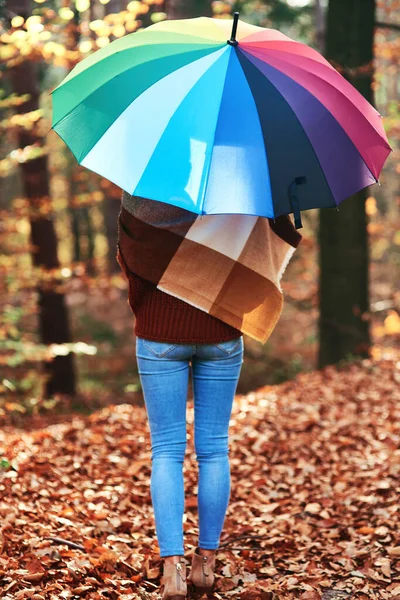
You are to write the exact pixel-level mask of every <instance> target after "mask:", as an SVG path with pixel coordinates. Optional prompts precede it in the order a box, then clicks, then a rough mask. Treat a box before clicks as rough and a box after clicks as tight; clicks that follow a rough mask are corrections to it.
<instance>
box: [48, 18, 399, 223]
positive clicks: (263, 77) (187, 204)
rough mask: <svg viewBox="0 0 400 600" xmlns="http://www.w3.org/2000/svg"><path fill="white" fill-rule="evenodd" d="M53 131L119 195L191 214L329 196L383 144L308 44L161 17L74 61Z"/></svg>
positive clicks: (375, 121) (348, 88)
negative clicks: (128, 195)
mask: <svg viewBox="0 0 400 600" xmlns="http://www.w3.org/2000/svg"><path fill="white" fill-rule="evenodd" d="M52 99H53V120H52V129H54V130H55V131H56V132H57V134H58V135H59V136H60V137H61V138H62V139H63V140H64V142H65V143H66V144H67V145H68V146H69V148H70V149H71V151H72V152H73V154H74V155H75V157H76V159H77V161H78V162H79V163H80V164H81V165H83V166H85V167H87V168H88V169H91V170H92V171H94V172H96V173H98V174H100V175H102V176H103V177H106V178H107V179H109V180H110V181H112V182H113V183H115V184H117V185H118V186H120V187H121V188H122V189H123V190H125V191H127V192H128V193H130V194H132V195H135V196H141V197H144V198H149V199H152V200H158V201H161V202H167V203H169V204H173V205H176V206H179V207H181V208H185V209H187V210H189V211H192V212H194V213H197V214H249V215H258V216H263V217H269V218H274V217H278V216H280V215H283V214H291V213H293V214H294V217H295V224H296V227H301V217H300V210H308V209H311V208H322V207H334V206H338V205H339V204H340V203H341V202H342V201H343V200H344V199H345V198H347V197H349V196H350V195H352V194H354V193H355V192H357V191H359V190H360V189H362V188H364V187H366V186H368V185H370V184H373V183H376V182H377V181H378V177H379V174H380V171H381V169H382V167H383V164H384V162H385V160H386V158H387V156H388V154H389V153H390V152H391V148H390V146H389V144H388V141H387V138H386V135H385V132H384V129H383V126H382V121H381V117H380V115H379V113H378V112H377V111H376V110H375V108H374V107H373V106H371V104H369V103H368V102H367V101H366V100H365V98H364V97H363V96H362V95H361V94H360V93H359V92H358V91H357V90H356V89H355V88H354V87H353V86H352V85H351V84H350V83H349V82H348V81H347V80H346V79H345V78H344V77H342V76H341V75H340V74H339V73H338V72H337V71H336V70H335V69H334V68H333V67H332V66H331V65H330V64H329V63H328V62H327V61H326V60H325V59H324V58H323V57H322V56H321V55H320V54H319V53H318V52H316V51H315V50H313V49H312V48H310V47H308V46H306V45H304V44H301V43H299V42H296V41H294V40H292V39H290V38H289V37H287V36H286V35H283V34H282V33H280V32H279V31H276V30H274V29H264V28H261V27H256V26H254V25H249V24H247V23H245V22H243V21H239V19H238V14H237V13H235V16H234V20H233V25H232V21H226V20H222V19H211V18H205V17H200V18H196V19H185V20H178V21H163V22H161V23H157V24H155V25H152V26H151V27H148V28H147V29H145V30H142V31H139V32H137V33H133V34H129V35H127V36H125V37H123V38H121V39H118V40H116V41H114V42H112V43H111V44H109V45H108V46H106V47H104V48H102V49H100V50H98V51H97V52H95V53H93V54H92V55H90V56H88V57H87V58H85V59H84V60H82V61H81V62H80V63H79V64H78V65H77V66H76V67H75V68H74V69H73V70H72V71H71V73H70V74H69V75H68V76H67V77H66V78H65V79H64V80H63V81H62V83H61V84H60V85H59V86H58V87H57V88H56V89H55V90H53V92H52Z"/></svg>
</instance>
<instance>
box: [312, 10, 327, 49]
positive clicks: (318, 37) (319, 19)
mask: <svg viewBox="0 0 400 600" xmlns="http://www.w3.org/2000/svg"><path fill="white" fill-rule="evenodd" d="M314 20H315V45H316V47H317V50H318V52H324V51H325V10H324V7H323V5H322V1H321V0H315V4H314Z"/></svg>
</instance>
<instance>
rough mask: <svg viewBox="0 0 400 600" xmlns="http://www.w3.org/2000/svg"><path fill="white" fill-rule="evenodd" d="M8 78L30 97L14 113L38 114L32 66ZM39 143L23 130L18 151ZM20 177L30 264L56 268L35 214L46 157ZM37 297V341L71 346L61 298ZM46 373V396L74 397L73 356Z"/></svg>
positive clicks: (51, 245) (53, 246) (46, 230)
mask: <svg viewBox="0 0 400 600" xmlns="http://www.w3.org/2000/svg"><path fill="white" fill-rule="evenodd" d="M8 8H9V10H10V11H13V12H15V13H17V14H20V15H22V16H24V17H25V18H27V17H28V16H29V14H30V11H29V3H28V2H24V5H23V6H21V2H16V3H15V6H14V3H13V2H11V1H9V3H8ZM10 78H11V81H12V85H13V90H14V92H15V93H17V94H18V95H22V94H29V95H30V99H29V100H28V101H27V102H25V103H24V104H22V105H21V106H19V107H18V108H17V111H18V112H20V113H26V112H29V111H33V110H37V109H38V108H39V90H38V87H37V81H36V70H35V65H34V64H33V63H32V62H30V61H24V62H23V63H21V65H19V66H17V67H14V68H13V69H11V70H10ZM42 142H43V140H42V139H41V138H38V137H37V136H36V135H35V133H34V132H31V131H28V130H22V131H21V133H20V134H19V136H18V143H19V146H20V147H21V148H24V147H26V146H29V145H32V144H35V143H36V144H38V145H40V146H41V145H42ZM21 175H22V185H23V190H24V194H25V197H26V198H27V199H28V201H29V205H30V208H31V217H30V226H31V243H32V248H33V250H32V261H33V264H34V265H36V266H40V267H42V268H43V269H54V268H57V267H59V261H58V254H57V237H56V231H55V227H54V221H53V218H52V216H51V215H49V216H43V215H41V214H40V212H39V210H38V209H39V207H40V205H41V203H42V201H43V199H46V198H49V196H50V189H49V171H48V161H47V156H46V155H43V156H40V157H39V158H36V159H35V160H30V161H28V162H26V163H21ZM52 287H53V286H52ZM38 294H39V300H38V304H39V336H40V341H41V342H42V343H43V344H52V343H56V344H62V343H68V342H70V341H71V334H70V328H69V321H68V311H67V307H66V304H65V297H64V294H62V293H60V292H58V291H55V290H54V289H49V286H48V285H46V284H41V285H40V286H39V289H38ZM45 370H46V373H47V376H48V379H47V384H46V394H47V396H51V395H53V394H55V393H63V394H75V388H76V386H75V370H74V363H73V357H72V354H68V355H67V356H57V357H56V358H55V359H54V360H53V361H51V362H47V363H45Z"/></svg>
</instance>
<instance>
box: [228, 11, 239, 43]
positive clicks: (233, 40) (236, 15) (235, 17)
mask: <svg viewBox="0 0 400 600" xmlns="http://www.w3.org/2000/svg"><path fill="white" fill-rule="evenodd" d="M238 21H239V13H238V12H235V13H234V15H233V25H232V33H231V39H230V40H227V42H228V44H229V45H230V46H237V45H238V43H239V42H238V41H237V39H236V31H237V26H238Z"/></svg>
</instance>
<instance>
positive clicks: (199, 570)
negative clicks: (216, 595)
mask: <svg viewBox="0 0 400 600" xmlns="http://www.w3.org/2000/svg"><path fill="white" fill-rule="evenodd" d="M197 550H198V548H196V550H195V552H194V553H193V557H192V570H191V573H190V577H189V580H190V581H191V583H192V585H193V590H194V592H195V594H196V596H201V595H203V594H207V595H209V594H212V591H213V588H214V581H215V575H214V570H215V554H214V556H202V555H200V554H198V553H197Z"/></svg>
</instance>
